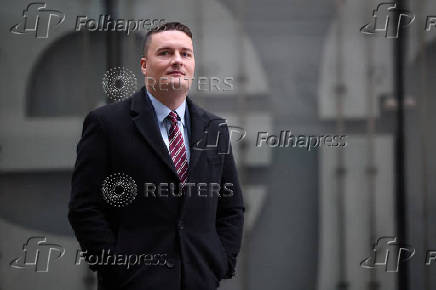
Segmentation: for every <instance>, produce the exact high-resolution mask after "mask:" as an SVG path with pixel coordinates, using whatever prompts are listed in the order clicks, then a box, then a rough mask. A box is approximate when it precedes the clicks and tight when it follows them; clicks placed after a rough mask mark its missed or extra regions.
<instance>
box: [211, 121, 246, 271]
mask: <svg viewBox="0 0 436 290" xmlns="http://www.w3.org/2000/svg"><path fill="white" fill-rule="evenodd" d="M224 135H225V136H226V138H224V140H225V142H226V143H227V146H229V147H228V151H226V153H225V154H224V165H223V173H222V179H221V191H222V192H221V197H220V200H219V203H218V209H217V215H216V228H217V233H218V236H219V237H220V239H221V243H222V245H223V247H224V249H225V251H226V254H227V260H228V271H227V273H226V274H225V275H224V277H223V279H231V278H232V277H233V276H234V275H235V268H236V257H237V255H238V253H239V250H240V248H241V242H242V234H243V224H244V210H245V208H244V202H243V198H242V191H241V187H240V185H239V181H238V173H237V170H236V165H235V161H234V158H233V153H232V147H231V144H230V139H229V134H228V129H227V128H226V130H225V134H224ZM225 188H228V189H231V190H232V193H231V194H229V191H226V190H225Z"/></svg>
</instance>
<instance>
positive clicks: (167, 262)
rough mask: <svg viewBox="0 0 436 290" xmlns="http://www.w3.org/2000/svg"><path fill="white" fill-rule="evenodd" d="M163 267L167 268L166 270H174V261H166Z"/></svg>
mask: <svg viewBox="0 0 436 290" xmlns="http://www.w3.org/2000/svg"><path fill="white" fill-rule="evenodd" d="M165 265H166V266H167V267H168V268H170V269H171V268H174V266H175V265H174V260H173V259H167V261H166V263H165Z"/></svg>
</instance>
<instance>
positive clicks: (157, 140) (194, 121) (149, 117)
mask: <svg viewBox="0 0 436 290" xmlns="http://www.w3.org/2000/svg"><path fill="white" fill-rule="evenodd" d="M186 103H187V106H188V110H189V115H190V117H189V119H190V122H189V123H190V124H189V126H191V129H190V132H191V136H190V140H189V141H190V142H189V144H190V154H191V156H190V161H189V166H188V179H187V182H190V181H192V182H193V179H194V176H192V173H193V169H194V168H195V165H196V163H197V162H198V159H199V157H200V155H201V153H202V152H203V150H201V149H200V150H199V149H198V148H197V149H196V147H195V144H198V142H199V141H200V140H201V139H202V138H204V133H205V131H204V130H206V126H207V122H208V119H207V117H206V116H205V114H204V112H203V111H202V110H201V109H200V108H199V107H198V106H196V105H195V104H194V103H193V102H192V100H191V99H190V98H189V97H187V98H186ZM130 111H131V112H130V115H131V117H132V120H133V122H134V123H135V126H136V127H137V129H138V130H139V132H140V133H141V135H142V136H143V137H144V139H145V140H146V141H147V143H148V144H150V146H151V147H152V148H153V150H154V151H155V152H156V154H157V155H158V156H159V158H160V159H161V160H162V162H164V163H165V164H166V165H167V167H168V168H169V169H170V170H171V171H172V172H173V174H174V175H175V176H176V177H177V178H178V175H177V172H176V168H175V167H174V164H173V161H172V160H171V156H170V155H169V153H168V150H167V148H166V145H165V143H164V141H163V139H162V136H161V134H160V130H159V127H158V125H157V119H156V115H155V112H154V109H153V105H152V104H151V101H150V99H149V98H148V97H147V96H146V90H145V87H143V88H142V89H141V90H140V91H139V92H137V93H136V94H135V95H133V97H132V103H131V106H130ZM188 131H189V130H188Z"/></svg>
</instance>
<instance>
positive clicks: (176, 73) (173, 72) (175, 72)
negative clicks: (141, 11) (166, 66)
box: [167, 70, 185, 76]
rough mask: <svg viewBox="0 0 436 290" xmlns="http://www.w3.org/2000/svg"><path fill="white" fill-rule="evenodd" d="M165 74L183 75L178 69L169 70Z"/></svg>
mask: <svg viewBox="0 0 436 290" xmlns="http://www.w3.org/2000/svg"><path fill="white" fill-rule="evenodd" d="M167 74H168V75H171V76H184V75H185V74H184V73H183V72H181V71H179V70H173V71H170V72H169V73H167Z"/></svg>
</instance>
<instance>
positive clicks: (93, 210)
mask: <svg viewBox="0 0 436 290" xmlns="http://www.w3.org/2000/svg"><path fill="white" fill-rule="evenodd" d="M108 167H109V158H108V142H107V139H106V136H105V134H104V131H103V127H102V126H101V123H100V121H99V119H98V117H97V116H96V114H95V112H90V113H89V114H88V115H87V116H86V118H85V121H84V123H83V131H82V137H81V139H80V141H79V143H78V145H77V160H76V163H75V166H74V171H73V175H72V180H71V198H70V202H69V211H68V219H69V222H70V224H71V226H72V228H73V230H74V232H75V234H76V237H77V240H78V242H79V244H80V246H81V248H82V251H83V252H85V253H86V254H84V257H85V258H86V259H87V261H88V258H89V255H91V254H92V255H97V256H100V254H101V253H106V254H107V253H114V248H115V241H116V239H115V235H114V231H113V229H112V228H111V226H110V223H109V220H108V213H107V210H108V207H107V206H106V205H105V202H104V199H103V197H102V193H101V186H102V182H103V180H104V179H105V177H106V176H107V174H108ZM103 250H104V251H103ZM90 268H91V270H93V271H95V270H97V269H98V265H91V266H90Z"/></svg>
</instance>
